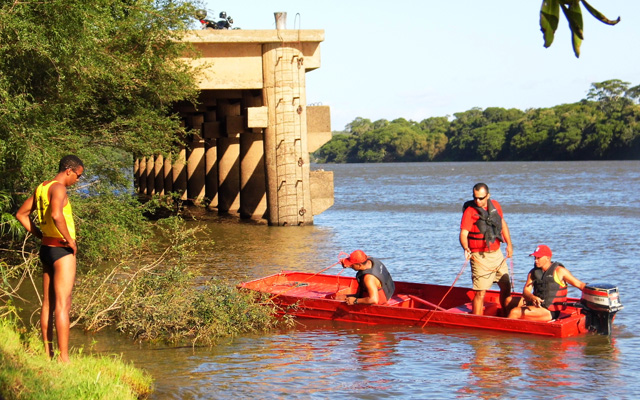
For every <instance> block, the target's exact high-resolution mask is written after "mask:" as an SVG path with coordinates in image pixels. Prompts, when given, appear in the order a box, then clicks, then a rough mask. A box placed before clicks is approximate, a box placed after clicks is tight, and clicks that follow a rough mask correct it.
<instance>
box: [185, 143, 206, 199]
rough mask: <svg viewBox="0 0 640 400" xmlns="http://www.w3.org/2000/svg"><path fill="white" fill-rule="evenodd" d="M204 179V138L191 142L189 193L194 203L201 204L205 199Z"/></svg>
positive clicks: (188, 168) (188, 174) (188, 170)
mask: <svg viewBox="0 0 640 400" xmlns="http://www.w3.org/2000/svg"><path fill="white" fill-rule="evenodd" d="M204 181H205V161H204V140H196V141H193V142H191V143H190V151H189V158H188V159H187V195H188V198H189V199H191V201H192V202H193V204H196V205H200V204H202V201H203V200H204V194H205V189H204Z"/></svg>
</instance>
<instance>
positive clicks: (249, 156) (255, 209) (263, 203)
mask: <svg viewBox="0 0 640 400" xmlns="http://www.w3.org/2000/svg"><path fill="white" fill-rule="evenodd" d="M266 214H267V192H266V177H265V168H264V140H263V139H262V134H260V133H243V134H242V135H240V217H242V218H253V219H260V218H264V217H265V216H266Z"/></svg>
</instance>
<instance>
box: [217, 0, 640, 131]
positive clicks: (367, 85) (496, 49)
mask: <svg viewBox="0 0 640 400" xmlns="http://www.w3.org/2000/svg"><path fill="white" fill-rule="evenodd" d="M541 3H542V1H541V0H484V1H481V0H456V1H433V0H422V1H418V0H414V1H409V0H397V1H394V2H390V1H384V2H383V1H378V0H367V1H364V0H342V1H337V0H323V1H304V0H303V1H291V0H271V1H264V0H250V1H243V0H236V1H232V2H229V3H226V4H225V3H219V2H213V1H211V0H208V1H205V2H204V5H205V7H206V9H207V11H208V12H209V18H212V17H217V16H218V14H219V13H220V11H226V12H227V14H228V15H229V16H231V17H232V18H233V20H234V24H233V26H234V27H239V28H241V29H275V18H274V15H273V14H274V12H286V13H287V26H286V27H287V29H298V28H300V29H322V30H324V33H325V39H324V42H322V43H321V45H320V46H321V66H320V68H318V69H316V70H314V71H310V72H308V73H307V74H306V83H307V103H308V104H322V105H328V106H330V107H331V127H332V130H343V129H344V128H345V125H347V124H348V123H350V122H351V121H353V120H354V119H355V118H357V117H362V118H368V119H370V120H372V121H376V120H378V119H387V120H390V121H391V120H394V119H396V118H405V119H408V120H413V121H422V120H423V119H426V118H430V117H441V116H449V117H453V116H454V114H455V113H458V112H462V111H467V110H469V109H471V108H474V107H480V108H482V109H485V108H487V107H504V108H518V109H520V110H526V109H528V108H540V107H552V106H555V105H558V104H564V103H575V102H578V101H580V100H582V99H583V98H585V97H586V95H587V92H588V91H589V88H590V87H591V84H592V83H595V82H602V81H605V80H609V79H621V80H623V81H625V82H629V83H630V84H631V86H635V85H640V51H638V47H640V1H638V0H590V1H589V4H591V5H592V6H593V7H595V8H596V9H598V10H599V11H600V12H602V13H603V14H604V15H605V16H606V17H607V18H609V19H616V18H617V17H618V16H620V17H621V22H620V23H618V24H617V25H615V26H608V25H605V24H603V23H601V22H600V21H598V20H596V19H595V18H593V17H592V16H591V15H590V14H588V12H587V11H586V9H585V8H584V7H582V9H583V17H584V41H583V43H582V47H581V55H580V58H576V57H575V56H574V54H573V50H572V45H571V34H570V31H569V27H568V25H567V23H566V19H565V18H564V16H562V15H561V21H560V24H559V26H558V30H557V31H556V36H555V40H554V42H553V44H552V46H551V47H549V48H547V49H545V48H544V47H543V38H542V33H541V32H540V26H539V18H540V14H539V12H540V6H541Z"/></svg>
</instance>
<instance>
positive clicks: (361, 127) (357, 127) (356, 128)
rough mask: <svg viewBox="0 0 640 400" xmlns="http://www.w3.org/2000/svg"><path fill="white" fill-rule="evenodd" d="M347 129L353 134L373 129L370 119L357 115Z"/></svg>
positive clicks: (360, 133)
mask: <svg viewBox="0 0 640 400" xmlns="http://www.w3.org/2000/svg"><path fill="white" fill-rule="evenodd" d="M345 129H346V130H347V131H348V132H349V133H351V134H353V135H362V134H365V133H367V132H369V131H371V130H372V129H373V124H372V123H371V120H370V119H367V118H361V117H357V118H356V119H354V120H353V121H351V123H349V124H347V126H345Z"/></svg>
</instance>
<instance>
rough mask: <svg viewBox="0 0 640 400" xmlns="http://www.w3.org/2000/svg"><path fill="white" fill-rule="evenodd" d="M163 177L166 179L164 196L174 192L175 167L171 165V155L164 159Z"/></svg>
mask: <svg viewBox="0 0 640 400" xmlns="http://www.w3.org/2000/svg"><path fill="white" fill-rule="evenodd" d="M162 176H163V177H164V194H167V195H168V194H169V193H171V192H172V191H173V167H172V165H171V154H169V155H168V156H166V157H165V158H164V167H163V170H162Z"/></svg>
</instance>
